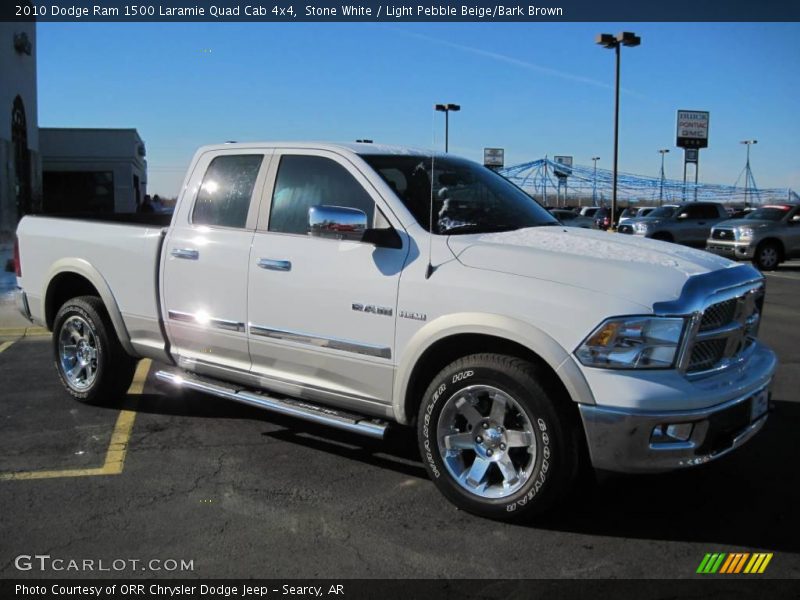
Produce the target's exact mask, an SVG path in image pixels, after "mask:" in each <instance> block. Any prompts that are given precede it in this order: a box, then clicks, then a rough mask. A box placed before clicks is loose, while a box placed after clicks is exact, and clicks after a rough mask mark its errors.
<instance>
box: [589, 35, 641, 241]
mask: <svg viewBox="0 0 800 600" xmlns="http://www.w3.org/2000/svg"><path fill="white" fill-rule="evenodd" d="M595 42H597V44H599V45H600V46H603V47H604V48H607V49H609V50H611V49H613V50H614V54H615V58H616V83H615V86H614V88H615V90H614V98H615V101H614V175H613V183H612V186H611V222H610V224H609V228H611V229H614V228H615V227H616V220H617V162H618V158H619V55H620V51H619V49H620V46H629V47H633V46H638V45H639V44H641V43H642V38H640V37H639V36H638V35H636V34H635V33H631V32H630V31H623V32H621V33H618V34H617V35H616V36H614V35H611V34H610V33H601V34H599V35H598V36H597V37H596V38H595Z"/></svg>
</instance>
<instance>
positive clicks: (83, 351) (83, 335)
mask: <svg viewBox="0 0 800 600" xmlns="http://www.w3.org/2000/svg"><path fill="white" fill-rule="evenodd" d="M58 357H59V360H60V362H61V370H62V372H63V373H64V376H65V377H66V378H67V381H69V384H70V385H71V386H72V387H73V388H75V389H76V390H85V389H87V388H89V387H91V385H92V383H94V380H95V378H96V377H97V338H96V337H95V333H94V330H93V329H92V327H91V326H90V325H89V323H87V322H86V321H85V320H84V319H83V318H81V317H77V316H73V317H69V318H68V319H67V320H66V321H64V324H63V325H62V326H61V331H59V333H58Z"/></svg>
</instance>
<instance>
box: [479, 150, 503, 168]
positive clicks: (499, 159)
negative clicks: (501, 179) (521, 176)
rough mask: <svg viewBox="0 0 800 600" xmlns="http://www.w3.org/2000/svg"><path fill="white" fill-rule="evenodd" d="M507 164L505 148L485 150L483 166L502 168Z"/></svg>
mask: <svg viewBox="0 0 800 600" xmlns="http://www.w3.org/2000/svg"><path fill="white" fill-rule="evenodd" d="M504 164H505V150H503V148H484V149H483V166H485V167H502V166H503V165H504Z"/></svg>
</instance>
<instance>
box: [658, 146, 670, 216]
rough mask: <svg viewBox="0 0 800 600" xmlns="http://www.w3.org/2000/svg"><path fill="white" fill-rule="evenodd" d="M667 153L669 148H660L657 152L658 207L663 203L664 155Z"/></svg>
mask: <svg viewBox="0 0 800 600" xmlns="http://www.w3.org/2000/svg"><path fill="white" fill-rule="evenodd" d="M668 152H669V148H662V149H661V150H659V151H658V153H659V154H660V155H661V187H660V189H659V191H658V205H659V206H661V205H662V204H663V203H664V179H665V177H664V155H665V154H667V153H668Z"/></svg>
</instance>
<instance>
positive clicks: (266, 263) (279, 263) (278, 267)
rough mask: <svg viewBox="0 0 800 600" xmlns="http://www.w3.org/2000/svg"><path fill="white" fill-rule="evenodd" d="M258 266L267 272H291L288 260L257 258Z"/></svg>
mask: <svg viewBox="0 0 800 600" xmlns="http://www.w3.org/2000/svg"><path fill="white" fill-rule="evenodd" d="M258 266H259V267H261V268H262V269H267V270H268V271H291V270H292V263H291V262H290V261H288V260H273V259H271V258H259V259H258Z"/></svg>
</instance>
